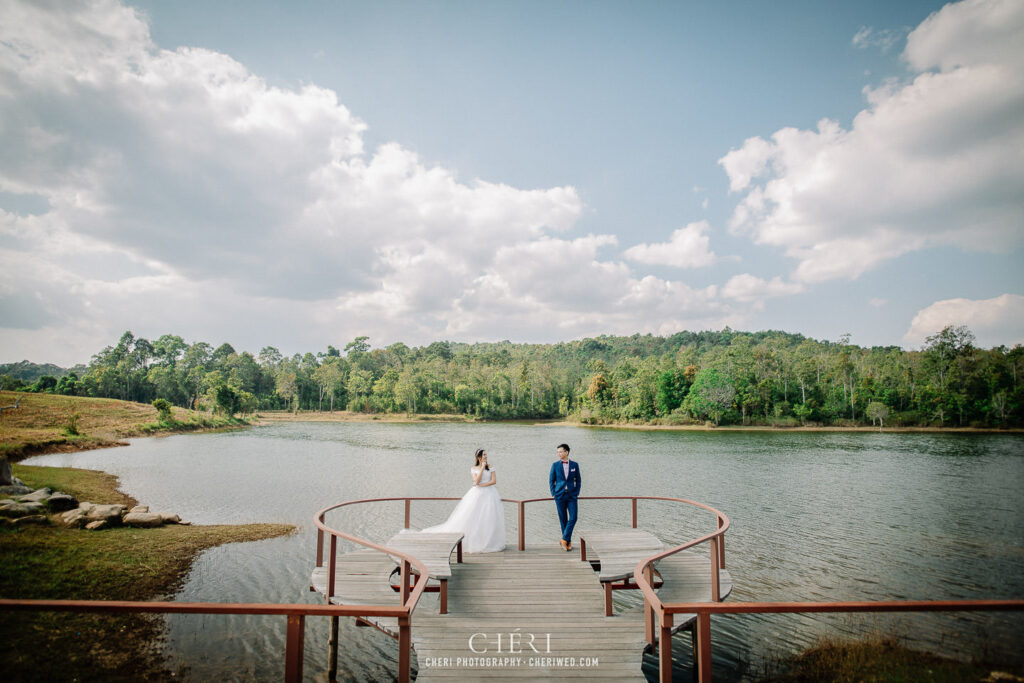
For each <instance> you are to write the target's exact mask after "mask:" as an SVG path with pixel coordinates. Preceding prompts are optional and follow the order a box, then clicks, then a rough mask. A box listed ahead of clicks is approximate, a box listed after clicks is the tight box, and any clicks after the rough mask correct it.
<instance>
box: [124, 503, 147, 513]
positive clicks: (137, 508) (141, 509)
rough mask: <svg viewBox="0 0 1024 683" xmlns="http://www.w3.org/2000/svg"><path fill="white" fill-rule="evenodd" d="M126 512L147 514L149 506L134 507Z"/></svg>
mask: <svg viewBox="0 0 1024 683" xmlns="http://www.w3.org/2000/svg"><path fill="white" fill-rule="evenodd" d="M128 512H129V514H130V513H132V512H149V506H148V505H136V506H135V507H133V508H132V509H131V510H129V511H128Z"/></svg>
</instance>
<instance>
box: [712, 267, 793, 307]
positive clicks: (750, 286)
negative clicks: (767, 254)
mask: <svg viewBox="0 0 1024 683" xmlns="http://www.w3.org/2000/svg"><path fill="white" fill-rule="evenodd" d="M803 289H804V287H803V285H801V284H800V283H796V282H783V281H782V278H779V277H773V278H772V279H771V280H764V279H763V278H759V277H757V276H756V275H751V274H750V273H743V274H741V275H734V276H733V277H731V278H730V279H729V281H728V282H726V283H725V285H724V286H723V287H722V296H723V297H725V298H727V299H734V300H736V301H739V302H741V303H753V304H755V306H756V307H757V308H758V309H760V308H762V307H763V306H764V302H765V301H766V300H767V299H771V298H774V297H779V296H790V295H792V294H799V293H800V292H802V291H803Z"/></svg>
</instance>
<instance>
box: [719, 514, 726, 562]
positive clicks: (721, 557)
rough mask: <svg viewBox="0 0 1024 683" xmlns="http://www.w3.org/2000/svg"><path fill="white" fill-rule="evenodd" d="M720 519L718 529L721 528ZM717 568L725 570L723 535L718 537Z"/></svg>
mask: <svg viewBox="0 0 1024 683" xmlns="http://www.w3.org/2000/svg"><path fill="white" fill-rule="evenodd" d="M722 526H723V525H722V518H721V517H719V518H718V528H719V529H721V528H722ZM718 566H719V567H720V568H722V569H725V534H722V535H721V536H719V537H718Z"/></svg>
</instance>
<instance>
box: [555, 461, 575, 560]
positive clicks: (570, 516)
mask: <svg viewBox="0 0 1024 683" xmlns="http://www.w3.org/2000/svg"><path fill="white" fill-rule="evenodd" d="M582 483H583V478H582V477H581V476H580V466H579V464H578V463H577V462H575V461H573V460H570V461H569V476H568V477H566V476H565V467H563V466H562V461H561V460H556V461H555V462H554V463H553V464H552V465H551V473H550V474H549V475H548V488H550V489H551V497H552V498H554V499H555V508H556V509H557V510H558V523H559V524H560V525H561V526H562V540H564V541H565V542H566V543H572V530H573V528H575V526H576V511H577V505H576V499H577V498H578V497H579V495H580V485H581V484H582Z"/></svg>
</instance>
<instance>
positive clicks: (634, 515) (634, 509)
mask: <svg viewBox="0 0 1024 683" xmlns="http://www.w3.org/2000/svg"><path fill="white" fill-rule="evenodd" d="M633 528H634V529H635V528H636V498H634V499H633Z"/></svg>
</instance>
